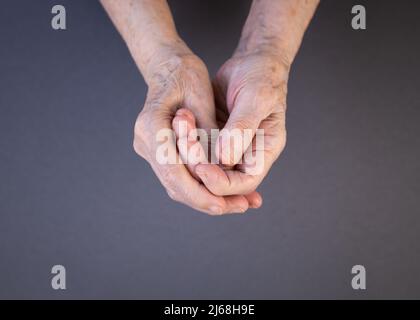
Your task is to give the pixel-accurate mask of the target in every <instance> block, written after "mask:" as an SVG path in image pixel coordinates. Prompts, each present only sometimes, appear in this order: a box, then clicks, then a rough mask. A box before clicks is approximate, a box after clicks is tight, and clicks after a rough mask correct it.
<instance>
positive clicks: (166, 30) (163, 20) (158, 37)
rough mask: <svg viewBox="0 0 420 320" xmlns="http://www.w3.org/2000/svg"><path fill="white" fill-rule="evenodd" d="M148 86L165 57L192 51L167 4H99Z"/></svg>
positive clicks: (131, 0)
mask: <svg viewBox="0 0 420 320" xmlns="http://www.w3.org/2000/svg"><path fill="white" fill-rule="evenodd" d="M100 1H101V3H102V5H103V7H104V8H105V10H106V11H107V13H108V15H109V16H110V18H111V20H112V21H113V23H114V25H115V26H116V28H117V29H118V31H119V32H120V34H121V36H122V37H123V39H124V41H125V42H126V44H127V46H128V49H129V50H130V53H131V55H132V57H133V59H134V61H135V62H136V64H137V66H138V68H139V69H140V71H141V73H142V74H143V77H144V78H145V80H146V82H148V80H149V79H150V77H151V76H152V74H153V69H155V68H156V65H158V64H159V63H161V62H162V60H164V59H165V58H166V53H168V55H169V51H176V53H179V54H181V55H182V54H188V53H191V51H190V50H189V49H188V48H187V46H186V45H185V43H184V42H183V41H182V40H181V39H180V37H179V36H178V33H177V31H176V28H175V24H174V22H173V19H172V15H171V12H170V10H169V7H168V4H167V2H166V0H118V1H116V0H100Z"/></svg>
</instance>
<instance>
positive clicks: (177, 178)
mask: <svg viewBox="0 0 420 320" xmlns="http://www.w3.org/2000/svg"><path fill="white" fill-rule="evenodd" d="M156 112H159V115H157V114H156V115H154V119H159V120H158V121H157V120H156V121H153V122H152V132H158V130H161V129H168V128H170V123H171V121H170V120H171V113H170V112H165V111H162V109H160V110H159V111H156ZM165 146H166V148H167V150H166V153H167V154H175V155H177V154H178V153H177V149H176V145H175V137H173V135H172V136H169V137H168V141H166V144H165ZM157 149H158V144H157V143H156V144H152V152H151V153H152V154H155V155H157V152H156V151H157ZM150 164H151V166H152V169H153V171H154V172H155V173H156V175H157V177H158V178H159V180H160V182H161V183H162V184H163V186H164V187H165V188H166V190H167V192H168V195H169V196H170V197H171V198H172V199H173V200H175V201H178V202H181V203H184V204H186V205H188V206H190V207H192V208H194V209H196V210H199V211H202V212H206V213H208V214H210V215H222V214H225V213H236V212H245V211H246V210H247V209H248V205H246V206H244V205H243V200H245V201H246V199H242V198H229V199H227V200H226V199H225V198H223V197H220V196H215V195H213V194H212V193H211V192H210V191H209V190H208V189H207V188H206V187H205V186H204V185H202V184H200V183H199V182H198V181H197V180H195V179H194V178H193V177H192V176H191V175H190V174H189V172H188V170H187V168H186V167H185V166H184V165H183V164H169V163H167V164H161V163H160V161H159V159H157V158H156V157H155V158H153V157H152V159H151V161H150Z"/></svg>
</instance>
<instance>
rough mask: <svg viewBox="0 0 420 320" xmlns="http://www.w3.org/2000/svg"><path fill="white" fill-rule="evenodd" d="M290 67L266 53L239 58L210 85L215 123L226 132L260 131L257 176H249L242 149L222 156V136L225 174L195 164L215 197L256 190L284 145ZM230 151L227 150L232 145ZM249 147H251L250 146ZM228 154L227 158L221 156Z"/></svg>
mask: <svg viewBox="0 0 420 320" xmlns="http://www.w3.org/2000/svg"><path fill="white" fill-rule="evenodd" d="M288 73H289V65H288V64H287V63H286V62H285V60H284V59H282V58H281V57H279V56H276V55H273V54H270V53H256V54H250V55H238V56H235V57H233V58H231V59H230V60H228V61H227V62H226V63H225V64H224V65H223V66H222V67H221V68H220V70H219V72H218V73H217V76H216V78H215V79H214V81H213V85H214V91H215V97H216V106H217V118H218V122H219V126H220V127H224V128H227V129H233V128H237V129H241V130H243V129H252V130H253V132H255V130H256V129H257V128H259V129H264V167H263V171H262V172H261V173H259V174H257V175H254V174H251V172H248V169H249V168H248V167H247V165H246V164H244V162H245V161H242V163H241V164H238V165H236V164H237V163H238V162H239V160H241V158H242V159H243V154H242V150H240V149H238V148H236V149H233V148H231V150H230V152H225V151H226V148H227V147H228V146H226V145H225V144H224V138H223V133H222V134H221V136H220V137H219V139H218V140H217V144H216V150H217V151H219V152H218V156H219V159H220V160H221V162H222V163H223V164H225V165H227V166H230V169H228V170H225V171H222V170H221V169H220V168H219V167H217V166H211V165H205V164H202V165H198V166H197V167H196V173H197V174H198V176H199V177H200V179H201V180H202V181H203V182H204V184H205V185H206V187H207V188H208V189H209V190H210V191H211V192H212V193H213V194H216V195H229V194H247V193H249V192H251V191H253V190H255V189H256V188H257V186H258V185H259V184H260V183H261V181H262V179H263V178H264V177H265V175H266V174H267V173H268V171H269V169H270V167H271V166H272V164H273V162H274V161H275V160H276V159H277V158H278V157H279V155H280V153H281V152H282V151H283V149H284V147H285V144H286V127H285V120H286V117H285V116H286V94H287V79H288ZM231 147H232V146H231ZM249 148H254V149H253V151H255V140H254V144H250V145H249ZM226 155H229V156H226Z"/></svg>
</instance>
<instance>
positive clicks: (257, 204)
mask: <svg viewBox="0 0 420 320" xmlns="http://www.w3.org/2000/svg"><path fill="white" fill-rule="evenodd" d="M261 205H262V201H261V200H260V199H256V200H254V202H253V203H252V207H253V208H255V209H258V208H259V207H261Z"/></svg>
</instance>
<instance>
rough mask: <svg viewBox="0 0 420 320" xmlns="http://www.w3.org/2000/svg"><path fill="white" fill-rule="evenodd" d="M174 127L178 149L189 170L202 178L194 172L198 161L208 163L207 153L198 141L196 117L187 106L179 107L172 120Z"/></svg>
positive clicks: (194, 175) (193, 174)
mask: <svg viewBox="0 0 420 320" xmlns="http://www.w3.org/2000/svg"><path fill="white" fill-rule="evenodd" d="M172 128H173V129H174V131H175V134H176V138H177V146H178V151H179V154H180V156H181V159H182V161H183V163H184V164H185V165H186V166H187V168H188V171H189V172H190V173H191V174H192V176H193V177H194V178H196V179H198V180H200V178H199V177H198V176H197V174H196V173H195V172H194V169H195V166H196V165H197V164H198V163H208V161H207V155H206V153H205V151H204V148H203V146H202V145H201V143H200V142H199V141H198V137H197V128H196V126H195V117H194V115H193V114H192V112H191V111H189V110H188V109H185V108H181V109H178V111H177V112H176V114H175V117H174V119H173V120H172Z"/></svg>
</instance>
